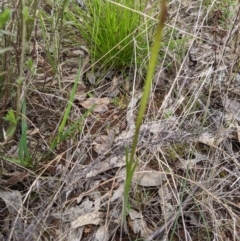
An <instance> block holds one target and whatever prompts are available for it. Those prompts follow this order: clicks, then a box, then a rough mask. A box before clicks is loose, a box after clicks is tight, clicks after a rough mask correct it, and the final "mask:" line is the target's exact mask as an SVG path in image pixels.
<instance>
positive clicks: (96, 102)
mask: <svg viewBox="0 0 240 241" xmlns="http://www.w3.org/2000/svg"><path fill="white" fill-rule="evenodd" d="M109 103H110V99H109V98H107V97H104V98H94V97H91V98H88V99H87V100H85V101H83V102H82V103H80V105H81V106H82V107H84V108H85V109H90V108H91V107H92V106H95V107H94V108H93V112H97V113H102V112H105V111H107V110H108V107H107V106H108V104H109Z"/></svg>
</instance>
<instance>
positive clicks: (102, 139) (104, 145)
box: [92, 130, 115, 154]
mask: <svg viewBox="0 0 240 241" xmlns="http://www.w3.org/2000/svg"><path fill="white" fill-rule="evenodd" d="M107 132H108V135H101V136H98V137H97V138H96V139H95V140H94V142H93V143H92V144H93V145H94V146H93V150H94V151H95V152H97V153H98V154H103V153H105V152H106V151H108V150H109V149H110V148H111V146H112V144H113V141H114V136H115V132H114V130H107Z"/></svg>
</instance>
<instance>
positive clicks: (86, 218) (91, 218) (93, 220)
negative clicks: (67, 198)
mask: <svg viewBox="0 0 240 241" xmlns="http://www.w3.org/2000/svg"><path fill="white" fill-rule="evenodd" d="M101 216H102V213H101V212H92V213H86V214H84V215H81V216H79V217H78V218H77V219H76V220H74V221H73V222H71V228H77V227H81V226H84V225H88V224H94V225H98V224H99V223H100V221H101V220H102V218H101Z"/></svg>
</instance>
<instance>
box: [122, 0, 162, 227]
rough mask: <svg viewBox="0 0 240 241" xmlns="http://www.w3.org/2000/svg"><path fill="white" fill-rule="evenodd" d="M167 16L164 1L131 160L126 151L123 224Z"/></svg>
mask: <svg viewBox="0 0 240 241" xmlns="http://www.w3.org/2000/svg"><path fill="white" fill-rule="evenodd" d="M166 15H167V2H166V0H163V1H162V4H161V6H160V14H159V21H158V24H157V29H156V35H155V38H154V42H153V47H152V50H151V57H150V61H149V67H148V72H147V78H146V82H145V86H144V91H143V96H142V99H141V103H140V109H139V112H138V117H137V121H136V129H135V134H134V137H133V143H132V149H131V154H130V158H129V154H128V150H126V180H125V187H124V200H123V212H122V224H123V222H124V221H125V219H126V211H127V203H128V197H129V192H130V187H131V181H132V177H133V174H134V171H135V169H136V166H137V163H138V161H137V160H135V151H136V147H137V142H138V135H139V130H140V127H141V124H142V121H143V117H144V114H145V111H146V107H147V102H148V98H149V94H150V90H151V85H152V78H153V75H154V70H155V66H156V62H157V57H158V52H159V49H160V44H161V39H162V32H163V28H164V21H165V17H166Z"/></svg>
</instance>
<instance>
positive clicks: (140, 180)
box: [133, 171, 166, 187]
mask: <svg viewBox="0 0 240 241" xmlns="http://www.w3.org/2000/svg"><path fill="white" fill-rule="evenodd" d="M163 180H166V175H165V174H164V173H159V172H156V171H145V172H141V173H135V174H134V176H133V181H134V182H136V183H137V184H138V185H140V186H143V187H154V186H159V185H161V184H162V181H163Z"/></svg>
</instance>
